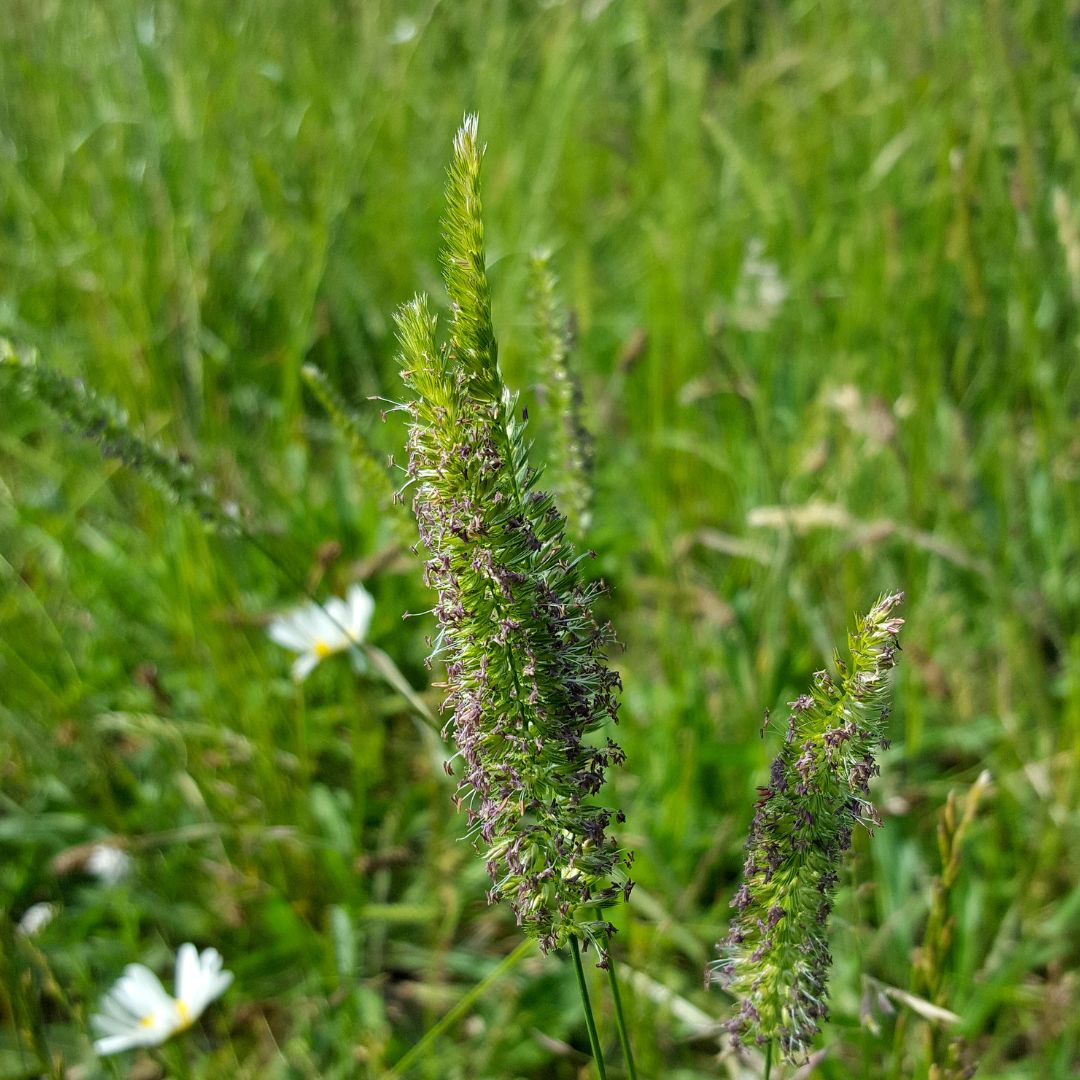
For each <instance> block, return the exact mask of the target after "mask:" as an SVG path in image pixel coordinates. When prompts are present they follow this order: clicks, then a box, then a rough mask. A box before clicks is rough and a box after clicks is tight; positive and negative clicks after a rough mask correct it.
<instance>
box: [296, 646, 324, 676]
mask: <svg viewBox="0 0 1080 1080" xmlns="http://www.w3.org/2000/svg"><path fill="white" fill-rule="evenodd" d="M318 662H319V658H318V657H317V656H316V655H315V654H314V653H313V652H309V653H304V654H303V656H299V657H297V659H296V661H295V662H294V663H293V666H292V677H293V678H294V679H295V680H296V681H297V682H303V681H304V680H305V679H306V678H307V677H308V676H309V675H310V674H311V672H312V671H313V670H314V668H315V665H316V664H317V663H318Z"/></svg>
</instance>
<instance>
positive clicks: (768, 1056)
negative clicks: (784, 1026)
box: [765, 1039, 773, 1080]
mask: <svg viewBox="0 0 1080 1080" xmlns="http://www.w3.org/2000/svg"><path fill="white" fill-rule="evenodd" d="M772 1045H773V1044H772V1039H770V1040H769V1043H768V1045H767V1046H766V1047H765V1080H769V1077H770V1076H772Z"/></svg>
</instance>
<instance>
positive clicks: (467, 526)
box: [398, 117, 631, 963]
mask: <svg viewBox="0 0 1080 1080" xmlns="http://www.w3.org/2000/svg"><path fill="white" fill-rule="evenodd" d="M481 157H482V150H481V148H480V147H479V145H478V143H477V129H476V118H475V117H468V118H467V119H466V121H465V123H464V125H463V127H462V128H461V130H460V131H459V132H458V135H457V138H456V140H455V143H454V158H453V164H452V165H451V168H450V171H449V183H448V187H447V212H446V217H445V220H444V239H445V249H444V251H443V265H444V268H445V276H446V286H447V290H448V292H449V295H450V299H451V302H452V304H453V309H452V315H451V319H450V330H449V340H448V342H447V344H446V345H445V346H443V347H441V348H440V347H438V346H437V345H436V342H435V328H436V324H435V319H434V318H433V317H432V315H431V314H430V312H429V310H428V305H427V300H426V299H425V298H424V297H417V298H416V299H415V300H413V301H412V303H410V304H408V305H406V307H405V308H404V309H402V311H401V312H400V313H399V315H398V334H399V338H400V343H401V352H402V365H403V373H402V377H403V378H404V380H405V382H406V384H407V386H409V387H410V388H411V389H412V390H413V391H414V393H415V395H416V396H415V398H414V400H412V401H411V402H410V403H409V404H407V405H406V406H404V407H405V408H406V409H407V411H408V413H409V416H410V430H409V440H408V450H409V462H408V476H409V484H410V485H411V486H412V487H413V489H414V496H413V509H414V511H415V513H416V518H417V523H418V525H419V531H420V537H421V541H422V543H423V545H424V546H425V548H426V549H427V552H428V559H427V562H426V563H425V569H424V574H425V580H426V581H427V583H428V584H429V585H430V586H431V587H432V588H433V589H435V590H436V591H437V593H438V602H437V604H436V606H435V615H436V617H437V619H438V622H439V628H440V629H439V635H438V640H437V643H436V648H435V655H437V656H440V657H442V658H444V659H445V661H446V665H447V682H446V690H447V694H446V700H445V703H444V707H445V708H446V709H447V710H449V711H451V712H452V714H453V716H452V720H451V721H450V722H449V723H448V725H447V726H448V728H449V729H450V730H452V733H453V737H454V740H455V742H456V745H457V749H458V751H459V754H458V756H459V757H460V759H461V763H462V768H463V773H462V776H461V778H460V782H459V785H458V791H457V801H458V805H459V807H464V809H465V812H466V814H467V817H468V821H469V826H470V827H469V833H470V836H471V838H472V839H473V841H474V842H475V844H476V845H477V847H478V848H479V849H481V850H482V851H483V854H484V858H485V860H486V864H487V869H488V872H489V874H490V875H491V880H492V888H491V891H490V893H489V899H490V901H491V902H493V903H494V902H496V901H506V902H507V903H509V904H510V906H511V908H512V909H513V911H514V912H515V914H516V916H517V920H518V923H519V924H520V925H522V926H523V927H524V929H525V931H526V932H527V933H528V934H529V935H530V936H532V937H535V938H536V940H537V941H538V942H539V945H540V948H541V949H542V950H544V951H545V952H546V951H548V950H550V949H554V948H558V947H559V946H561V945H562V944H563V943H564V942H566V941H567V940H568V939H569V938H570V937H574V938H576V939H580V940H582V941H584V942H585V943H586V944H588V943H590V942H591V943H592V944H594V945H595V946H596V947H597V949H598V951H599V954H600V957H601V963H603V962H604V960H605V958H606V946H607V941H608V938H609V934H610V929H611V928H610V926H609V925H608V923H607V922H606V921H605V920H603V918H602V915H601V910H602V909H603V908H604V907H607V906H610V905H611V904H613V903H615V902H616V901H617V900H618V899H620V898H621V897H623V896H625V895H628V894H629V890H630V887H631V885H630V882H629V881H628V880H627V878H626V870H627V868H628V867H629V865H630V861H631V859H630V856H629V855H628V854H627V853H626V852H624V851H623V850H622V849H620V847H619V845H618V843H617V842H616V841H615V840H614V839H613V838H612V837H610V836H608V834H607V828H608V825H609V823H610V821H611V819H612V817H613V816H614V817H616V818H617V820H619V821H621V820H622V815H621V814H615V813H614V812H613V811H611V810H608V809H605V808H604V807H601V806H596V805H594V804H593V803H592V802H591V799H592V797H593V796H595V795H596V794H597V793H598V791H599V790H600V787H601V785H602V784H603V781H604V777H605V773H606V770H607V768H608V766H610V765H617V764H621V762H622V761H623V753H622V750H621V749H620V748H619V747H618V746H617V745H616V744H615V743H614V742H612V741H611V740H610V739H608V738H605V737H604V736H603V735H602V733H601V729H602V728H603V727H604V725H605V724H606V723H607V721H608V720H612V721H617V719H618V717H617V712H616V710H617V700H616V694H617V691H618V689H619V677H618V674H617V673H616V672H614V671H611V670H610V669H609V668H608V667H607V666H606V665H605V662H604V661H605V649H606V647H607V646H608V644H609V643H610V642H611V641H612V640H613V635H612V632H611V629H610V627H609V626H607V625H601V624H599V623H598V622H597V621H596V619H595V618H594V616H593V613H592V607H593V604H594V601H595V600H596V598H597V595H598V593H599V592H600V591H601V586H599V585H595V584H589V585H587V584H584V583H583V580H582V578H581V575H580V572H579V568H580V561H581V558H582V556H581V555H578V554H576V553H575V552H574V551H573V550H572V549H571V547H570V545H569V544H568V543H567V541H566V538H565V525H566V523H565V520H564V518H563V517H562V516H561V515H560V513H559V511H558V510H557V509H556V507H555V504H554V501H553V499H552V497H551V496H550V495H548V494H545V493H544V492H541V491H538V490H536V489H535V487H534V482H535V480H536V473H535V472H534V470H533V469H531V468H530V466H529V462H528V444H527V442H526V439H525V431H524V422H523V421H522V422H519V420H518V413H517V398H516V396H515V395H513V394H511V393H510V392H509V391H508V390H507V389H506V387H505V386H504V384H503V380H502V375H501V373H500V371H499V364H498V353H497V346H496V342H495V335H494V332H493V329H492V325H491V312H490V303H489V294H488V281H487V274H486V271H485V266H484V244H483V226H482V224H481V217H480V161H481Z"/></svg>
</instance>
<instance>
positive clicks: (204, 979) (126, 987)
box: [90, 943, 233, 1055]
mask: <svg viewBox="0 0 1080 1080" xmlns="http://www.w3.org/2000/svg"><path fill="white" fill-rule="evenodd" d="M221 963H222V961H221V954H220V953H219V952H218V951H217V949H204V950H203V952H202V953H199V952H198V950H197V949H196V948H195V946H194V945H192V944H190V943H188V944H186V945H181V946H180V949H179V951H178V952H177V954H176V997H169V995H168V994H167V993H165V988H164V987H163V986H162V985H161V982H160V980H159V979H158V977H157V976H156V975H155V974H154V973H153V972H152V971H151V970H150V969H149V968H148V967H144V966H143V965H142V964H129V965H128V966H127V967H126V968H125V969H124V974H123V975H122V976H121V977H120V980H119V981H118V982H117V984H116V985H115V986H114V987H113V988H112V989H111V990H110V991H109V992H108V994H106V995H105V998H104V1000H103V1001H102V1003H101V1012H100V1013H98V1014H97V1015H95V1016H92V1017H91V1018H90V1023H91V1024H92V1025H93V1026H94V1028H95V1029H96V1030H97V1031H98V1032H100V1034H101V1038H100V1039H97V1040H96V1041H95V1042H94V1050H95V1052H96V1053H98V1054H101V1055H105V1054H118V1053H119V1052H120V1051H121V1050H131V1049H133V1048H134V1047H137V1046H160V1045H161V1043H163V1042H165V1040H166V1039H168V1038H169V1037H170V1036H172V1035H175V1034H176V1033H177V1032H178V1031H184V1030H185V1029H187V1028H189V1027H191V1025H192V1024H194V1023H195V1021H196V1020H197V1019H198V1018H199V1017H200V1016H201V1015H202V1013H203V1010H204V1009H205V1008H206V1006H207V1005H209V1004H210V1002H211V1001H213V1000H214V999H215V998H218V997H221V995H222V994H223V993H225V990H226V989H227V988H228V986H229V983H231V982H232V980H233V976H232V972H231V971H222V970H221Z"/></svg>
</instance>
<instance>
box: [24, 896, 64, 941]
mask: <svg viewBox="0 0 1080 1080" xmlns="http://www.w3.org/2000/svg"><path fill="white" fill-rule="evenodd" d="M56 911H57V907H56V905H55V904H50V903H49V902H48V901H47V900H43V901H41V903H40V904H31V905H30V906H29V907H28V908H27V909H26V910H25V911H24V912H23V917H22V918H21V919H20V920H19V926H18V930H19V933H20V934H23V935H24V936H25V937H36V936H37V935H38V934H40V933H41V931H42V930H44V929H45V927H46V926H48V925H49V923H51V922H52V921H53V919H55V918H56Z"/></svg>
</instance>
